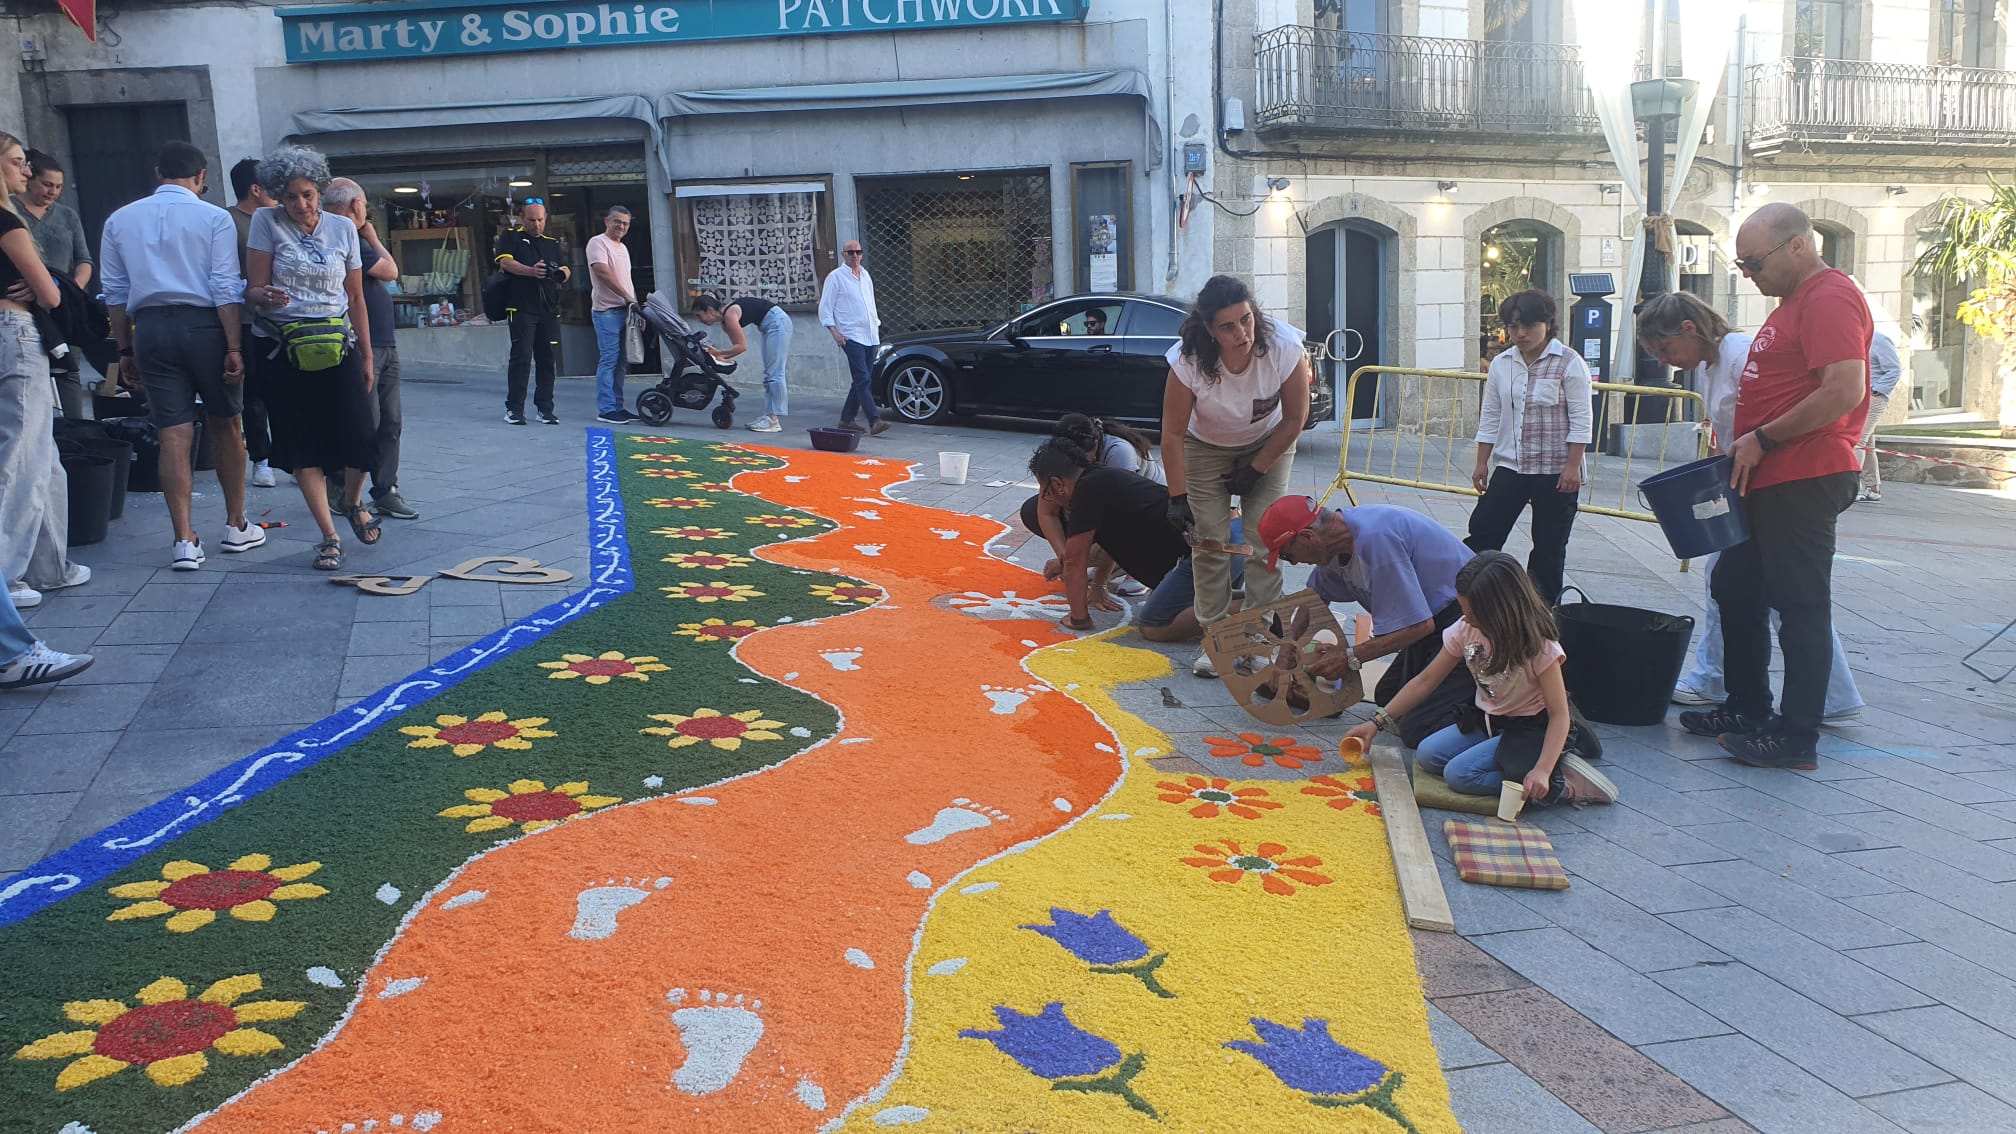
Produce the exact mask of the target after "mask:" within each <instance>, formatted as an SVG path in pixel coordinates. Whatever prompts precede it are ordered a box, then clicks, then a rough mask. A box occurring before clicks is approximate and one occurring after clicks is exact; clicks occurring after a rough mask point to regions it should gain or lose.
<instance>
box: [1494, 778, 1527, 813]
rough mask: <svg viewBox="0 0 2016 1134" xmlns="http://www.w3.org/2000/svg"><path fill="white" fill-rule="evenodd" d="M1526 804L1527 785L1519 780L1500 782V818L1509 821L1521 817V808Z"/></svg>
mask: <svg viewBox="0 0 2016 1134" xmlns="http://www.w3.org/2000/svg"><path fill="white" fill-rule="evenodd" d="M1525 806H1526V785H1525V784H1523V783H1520V782H1518V781H1517V780H1500V781H1499V782H1498V818H1500V819H1503V820H1505V821H1506V822H1507V823H1510V822H1513V821H1514V820H1516V819H1518V818H1519V810H1520V808H1523V807H1525Z"/></svg>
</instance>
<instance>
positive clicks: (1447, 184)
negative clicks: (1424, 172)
mask: <svg viewBox="0 0 2016 1134" xmlns="http://www.w3.org/2000/svg"><path fill="white" fill-rule="evenodd" d="M1435 188H1437V189H1440V190H1441V191H1442V192H1444V193H1454V192H1455V191H1456V183H1455V182H1454V181H1437V182H1436V183H1435Z"/></svg>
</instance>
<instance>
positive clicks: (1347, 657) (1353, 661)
mask: <svg viewBox="0 0 2016 1134" xmlns="http://www.w3.org/2000/svg"><path fill="white" fill-rule="evenodd" d="M1344 661H1345V664H1347V665H1349V666H1350V667H1351V672H1352V673H1357V672H1358V671H1359V670H1361V669H1364V668H1365V663H1364V662H1361V661H1359V660H1358V651H1357V650H1356V649H1355V648H1353V647H1351V646H1346V647H1344Z"/></svg>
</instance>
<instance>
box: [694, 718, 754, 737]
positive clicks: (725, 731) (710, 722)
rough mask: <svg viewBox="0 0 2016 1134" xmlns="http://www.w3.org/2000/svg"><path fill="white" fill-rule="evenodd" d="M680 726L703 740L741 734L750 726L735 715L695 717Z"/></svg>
mask: <svg viewBox="0 0 2016 1134" xmlns="http://www.w3.org/2000/svg"><path fill="white" fill-rule="evenodd" d="M678 727H679V731H680V732H682V733H684V734H685V735H687V736H697V737H699V738H700V739H702V740H720V739H722V738H724V737H730V736H741V735H742V734H743V733H745V732H748V731H749V726H748V725H746V724H743V723H742V722H741V721H738V720H736V719H735V718H734V717H694V718H693V719H692V720H690V721H687V722H686V723H685V724H682V725H680V726H678Z"/></svg>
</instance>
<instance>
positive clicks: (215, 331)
mask: <svg viewBox="0 0 2016 1134" xmlns="http://www.w3.org/2000/svg"><path fill="white" fill-rule="evenodd" d="M228 345H229V344H227V343H226V342H225V340H224V324H223V323H222V322H220V321H219V320H218V318H217V309H216V308H215V307H179V306H177V307H147V308H142V309H141V310H139V311H137V312H135V313H134V315H133V361H134V362H135V363H137V364H138V366H139V369H140V384H141V386H143V387H144V388H145V389H146V391H147V418H148V420H150V421H152V422H153V423H154V428H156V429H167V428H168V427H170V426H174V425H188V424H189V423H190V422H193V421H195V420H196V399H197V398H199V397H200V398H202V399H203V416H205V417H208V418H211V419H213V420H215V419H219V418H231V417H237V416H238V414H239V412H240V411H241V410H242V409H243V408H244V403H243V400H242V398H241V396H240V395H241V392H242V390H243V384H242V383H240V384H239V385H226V384H225V383H224V352H225V350H226V349H227V348H228Z"/></svg>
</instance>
